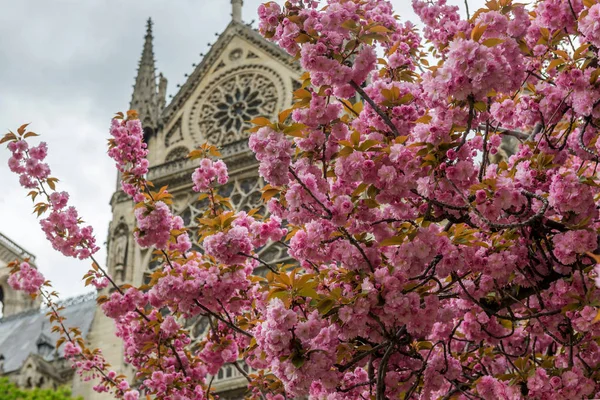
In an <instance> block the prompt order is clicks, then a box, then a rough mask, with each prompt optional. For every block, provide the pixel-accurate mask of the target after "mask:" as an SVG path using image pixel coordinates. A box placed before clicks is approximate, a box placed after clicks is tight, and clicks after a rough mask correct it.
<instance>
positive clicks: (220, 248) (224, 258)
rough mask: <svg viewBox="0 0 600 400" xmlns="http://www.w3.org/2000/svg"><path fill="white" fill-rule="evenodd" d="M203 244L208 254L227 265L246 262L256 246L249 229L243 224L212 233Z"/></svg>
mask: <svg viewBox="0 0 600 400" xmlns="http://www.w3.org/2000/svg"><path fill="white" fill-rule="evenodd" d="M203 246H204V250H205V251H206V254H208V255H210V256H213V257H214V258H215V260H217V261H218V262H220V263H223V264H225V265H235V264H244V262H245V261H246V258H247V256H248V255H250V254H251V253H252V250H253V248H254V247H253V246H252V241H251V240H250V236H249V234H248V229H247V228H246V227H243V226H234V227H233V228H231V229H229V230H228V231H227V232H218V233H215V234H214V235H210V236H208V237H206V238H205V239H204V242H203Z"/></svg>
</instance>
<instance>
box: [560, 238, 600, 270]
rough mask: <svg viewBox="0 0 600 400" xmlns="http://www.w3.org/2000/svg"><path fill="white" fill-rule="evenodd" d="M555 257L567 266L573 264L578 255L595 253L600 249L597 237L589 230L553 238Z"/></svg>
mask: <svg viewBox="0 0 600 400" xmlns="http://www.w3.org/2000/svg"><path fill="white" fill-rule="evenodd" d="M552 242H553V243H554V255H555V256H556V258H557V259H558V261H560V262H561V263H563V264H565V265H570V264H573V263H574V262H575V261H576V260H577V256H578V255H582V254H585V253H587V252H588V251H594V250H595V249H596V248H597V247H598V241H597V235H596V233H595V232H591V231H587V230H577V231H567V232H565V233H559V234H557V235H555V236H554V237H553V238H552Z"/></svg>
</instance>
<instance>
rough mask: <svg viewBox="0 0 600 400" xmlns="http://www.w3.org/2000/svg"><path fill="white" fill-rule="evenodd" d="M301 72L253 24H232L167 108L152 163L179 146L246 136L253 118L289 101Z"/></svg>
mask: <svg viewBox="0 0 600 400" xmlns="http://www.w3.org/2000/svg"><path fill="white" fill-rule="evenodd" d="M299 76H300V66H299V65H298V63H297V62H296V61H295V60H294V59H293V58H292V57H290V56H289V55H288V54H287V53H285V52H283V51H282V50H281V49H280V48H278V47H277V46H275V45H274V44H272V43H270V42H268V41H266V40H265V39H264V38H262V37H261V36H260V35H259V34H258V33H257V32H256V31H254V30H253V29H252V28H250V27H248V26H246V25H244V24H241V23H237V22H232V23H230V24H229V26H228V27H227V29H226V30H225V32H224V33H223V34H222V35H221V36H220V37H219V39H218V40H217V42H216V43H215V44H214V45H213V46H212V48H211V50H210V52H209V53H208V54H207V55H206V56H205V57H204V59H203V60H202V62H201V63H200V64H199V65H198V66H197V67H196V69H195V70H194V72H193V73H192V74H191V75H190V76H189V78H188V80H187V82H186V83H185V84H184V85H183V86H182V87H181V89H180V90H179V92H178V93H177V95H176V96H175V97H174V98H173V101H172V102H171V104H169V105H168V106H167V108H166V109H165V110H164V112H163V115H162V121H163V123H164V125H163V128H162V129H161V132H160V133H159V135H160V136H159V140H158V141H157V146H156V147H155V148H153V149H152V150H151V151H152V152H154V153H155V156H154V157H152V158H153V160H155V163H154V164H160V163H163V162H166V160H167V157H168V156H169V157H168V158H169V159H170V160H172V159H173V158H172V157H173V156H172V155H173V154H174V153H172V151H173V150H174V149H175V148H176V147H182V146H184V147H186V148H190V149H191V148H194V147H197V146H198V145H200V144H202V143H204V142H209V143H212V144H215V145H217V146H220V147H223V146H226V145H229V144H233V143H237V142H240V141H243V140H244V139H247V137H248V133H247V130H248V128H250V127H251V125H250V123H249V121H250V120H252V119H253V118H256V117H258V116H264V117H267V118H272V117H274V116H276V115H277V113H278V112H279V111H281V110H282V109H284V108H287V107H288V106H289V105H290V104H291V101H292V98H291V93H292V91H293V87H294V83H295V82H297V80H298V78H299ZM175 138H178V139H177V140H174V139H175ZM163 143H164V145H165V147H164V148H161V147H162V146H161V144H163Z"/></svg>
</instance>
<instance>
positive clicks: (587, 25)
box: [579, 4, 600, 47]
mask: <svg viewBox="0 0 600 400" xmlns="http://www.w3.org/2000/svg"><path fill="white" fill-rule="evenodd" d="M586 11H587V13H586V15H580V17H579V30H580V31H581V33H583V35H584V36H585V39H586V40H587V41H588V42H590V43H591V44H593V45H594V46H596V47H600V4H594V5H593V6H591V7H590V8H588V9H587V10H586ZM584 12H585V11H584Z"/></svg>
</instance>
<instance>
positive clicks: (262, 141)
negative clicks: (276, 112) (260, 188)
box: [248, 127, 292, 186]
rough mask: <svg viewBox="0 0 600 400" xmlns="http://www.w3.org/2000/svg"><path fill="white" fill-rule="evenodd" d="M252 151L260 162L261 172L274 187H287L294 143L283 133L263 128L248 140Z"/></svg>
mask: <svg viewBox="0 0 600 400" xmlns="http://www.w3.org/2000/svg"><path fill="white" fill-rule="evenodd" d="M248 145H249V146H250V149H251V150H252V151H253V152H254V154H255V155H256V159H257V160H258V161H259V162H260V166H259V172H260V175H261V176H262V177H263V178H265V180H266V181H267V182H269V183H271V184H272V185H275V186H280V185H285V184H286V183H287V182H288V181H289V178H288V168H289V165H290V163H291V161H292V143H291V142H290V141H289V140H287V139H286V138H285V136H284V135H283V133H280V132H276V131H274V130H273V129H271V128H269V127H262V128H260V129H259V130H258V131H257V132H256V133H253V134H252V135H251V136H250V139H249V140H248Z"/></svg>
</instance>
